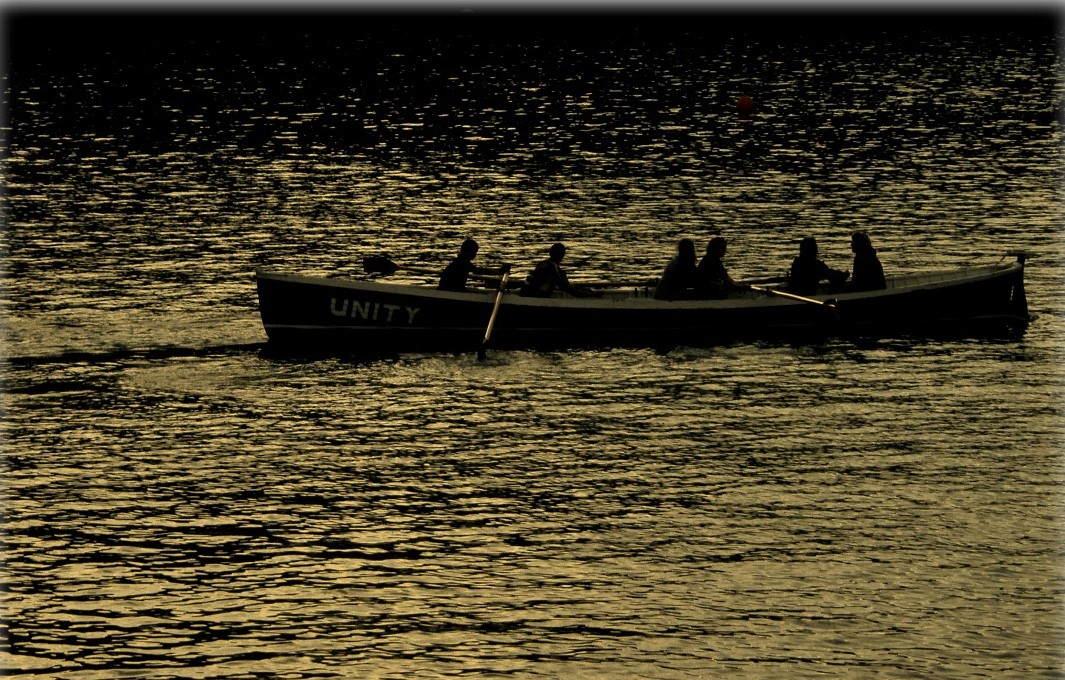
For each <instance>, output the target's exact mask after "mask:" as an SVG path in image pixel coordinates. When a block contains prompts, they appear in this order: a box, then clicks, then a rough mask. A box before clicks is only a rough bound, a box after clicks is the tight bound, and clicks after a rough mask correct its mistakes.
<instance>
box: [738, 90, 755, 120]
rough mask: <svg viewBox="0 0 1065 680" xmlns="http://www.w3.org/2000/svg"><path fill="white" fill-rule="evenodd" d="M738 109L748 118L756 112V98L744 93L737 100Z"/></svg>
mask: <svg viewBox="0 0 1065 680" xmlns="http://www.w3.org/2000/svg"><path fill="white" fill-rule="evenodd" d="M736 109H737V110H738V111H739V112H740V115H741V116H743V117H744V118H746V117H747V116H749V115H751V114H752V113H754V99H753V98H751V97H749V96H747V95H743V96H742V97H740V98H739V99H737V100H736Z"/></svg>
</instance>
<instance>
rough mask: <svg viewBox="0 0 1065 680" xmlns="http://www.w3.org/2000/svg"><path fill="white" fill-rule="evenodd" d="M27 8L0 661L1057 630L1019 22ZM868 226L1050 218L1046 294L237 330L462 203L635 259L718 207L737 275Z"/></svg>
mask: <svg viewBox="0 0 1065 680" xmlns="http://www.w3.org/2000/svg"><path fill="white" fill-rule="evenodd" d="M742 19H743V18H742V17H735V18H734V21H737V22H738V21H741V20H742ZM145 20H146V21H151V17H148V18H147V19H145ZM462 20H463V21H465V19H462ZM23 21H26V20H25V19H23V18H21V17H19V16H16V17H15V18H14V19H13V22H14V26H15V27H16V28H18V30H17V31H15V32H13V34H12V36H11V37H12V40H13V42H12V53H11V69H10V72H9V78H8V80H7V91H8V96H9V100H10V102H11V106H10V109H9V120H8V124H7V130H6V132H5V134H6V135H7V136H8V139H9V140H10V143H9V156H8V158H7V168H8V172H7V179H8V197H7V199H8V202H7V212H8V215H9V220H8V224H9V227H8V229H7V230H6V232H5V245H6V250H7V257H6V276H5V278H4V288H5V300H4V315H5V331H6V339H5V349H4V354H5V356H6V358H7V361H6V369H5V374H6V389H5V394H4V410H5V454H6V455H5V470H4V479H5V484H4V491H3V493H4V502H3V509H4V534H5V536H4V539H5V549H4V551H5V564H4V581H5V587H4V589H3V593H4V594H3V598H4V611H5V615H4V621H5V626H6V644H5V646H4V648H3V650H2V652H3V653H2V655H0V669H2V671H3V672H4V673H5V674H6V675H10V676H12V677H50V678H52V677H54V678H70V679H75V678H77V679H82V678H107V679H110V678H114V677H140V678H251V677H293V678H322V677H367V678H369V677H373V678H411V677H425V678H437V677H445V676H457V675H468V676H475V677H501V676H510V677H595V678H600V677H603V678H605V677H627V678H628V677H631V678H636V677H646V678H711V677H723V676H729V677H750V678H763V677H764V678H775V677H780V676H781V675H782V674H785V673H788V674H792V675H798V676H801V677H816V676H842V677H856V678H857V677H862V678H864V677H870V676H876V677H886V678H891V677H898V678H913V677H936V678H980V677H987V678H992V677H993V678H1005V677H1016V678H1033V677H1060V676H1061V675H1062V671H1063V670H1065V666H1063V663H1062V654H1061V649H1062V642H1063V640H1062V623H1063V618H1062V597H1061V555H1062V545H1063V541H1062V535H1061V510H1062V495H1061V491H1060V490H1061V484H1062V481H1063V470H1062V467H1061V459H1060V453H1061V450H1062V434H1063V429H1065V428H1063V426H1062V420H1061V416H1062V407H1061V404H1062V400H1061V397H1062V372H1061V366H1062V361H1063V359H1065V357H1063V344H1062V335H1061V333H1062V324H1061V318H1062V311H1063V308H1065V300H1063V296H1062V290H1065V288H1063V287H1062V284H1063V277H1062V273H1063V267H1062V263H1063V252H1062V247H1061V244H1060V233H1061V232H1060V229H1061V223H1060V201H1061V190H1060V173H1061V163H1060V147H1061V129H1060V122H1059V121H1058V119H1057V118H1056V111H1057V106H1058V105H1059V103H1060V98H1061V90H1062V88H1061V84H1060V82H1059V79H1058V74H1059V73H1060V67H1061V65H1060V60H1059V56H1058V54H1057V52H1056V45H1057V42H1056V36H1054V35H1053V34H1052V33H1051V32H1049V31H1048V30H1047V27H1046V26H1045V25H1042V24H1038V23H1036V24H1032V23H1031V22H1021V23H1010V22H1002V21H996V22H970V23H966V22H953V23H951V22H948V23H937V22H934V21H931V22H927V21H922V22H918V24H920V25H917V24H914V23H913V22H905V21H901V20H899V21H894V22H887V23H886V24H885V25H884V26H883V29H884V31H885V32H884V33H880V32H878V31H879V27H877V26H869V25H865V26H864V27H859V26H858V25H855V29H854V30H852V31H842V32H840V31H835V32H833V33H832V34H830V35H829V34H819V33H817V32H816V31H813V28H814V26H815V23H816V22H815V23H809V24H803V25H802V26H800V28H801V29H802V30H795V31H787V30H782V29H781V26H777V25H775V24H772V22H768V24H767V22H766V21H765V20H764V19H761V20H758V21H755V22H753V23H739V24H736V23H733V24H728V25H722V23H721V21H722V20H721V19H713V18H712V17H707V16H701V17H696V18H695V19H687V20H684V21H681V22H680V26H679V27H678V26H677V25H673V28H674V29H675V30H673V31H671V32H669V33H665V34H664V33H661V32H657V31H652V30H650V28H656V27H655V26H651V27H648V25H647V20H643V21H641V22H633V23H629V22H622V23H621V24H619V25H618V26H617V27H616V28H614V29H612V31H611V32H610V33H609V34H604V33H602V32H595V31H592V30H591V29H590V27H591V26H594V25H598V24H596V23H595V22H592V23H582V21H581V20H578V19H573V20H572V21H571V22H570V23H571V24H572V25H570V24H567V27H564V28H562V29H560V31H561V32H558V31H556V32H554V33H547V34H544V35H545V37H541V38H538V37H536V33H535V31H534V32H533V33H532V35H531V37H528V38H524V39H521V40H517V39H515V38H514V37H513V36H512V35H510V34H509V33H508V34H507V35H506V38H505V39H504V38H503V37H501V35H500V34H501V31H500V28H499V27H500V26H506V25H507V24H505V23H504V24H492V25H494V26H495V27H496V28H494V29H493V30H492V31H491V33H485V32H484V31H483V29H482V28H479V26H480V25H479V24H478V25H475V26H474V28H472V29H467V28H465V24H463V25H462V26H457V25H456V24H454V23H450V24H448V23H443V24H442V26H445V27H447V28H449V29H451V28H455V29H459V28H461V29H462V30H456V31H455V32H454V33H450V32H448V31H443V30H440V31H434V30H432V29H426V28H407V27H406V22H402V21H401V22H394V21H393V22H391V23H390V20H386V19H380V20H378V23H373V22H370V23H369V24H367V23H366V20H363V23H359V21H358V20H356V19H355V18H353V17H351V16H348V17H341V18H339V19H335V20H327V19H324V18H321V17H319V18H317V19H306V18H304V19H296V18H292V17H290V18H288V19H287V20H286V21H284V22H283V23H281V24H275V23H270V22H268V21H266V20H261V21H260V22H258V23H255V22H253V23H252V24H251V27H252V28H254V29H255V30H251V29H250V28H249V27H248V26H243V24H240V25H241V26H243V27H244V28H245V29H247V30H245V31H244V32H239V31H235V30H234V29H235V26H236V24H235V23H234V22H229V21H227V20H225V18H224V17H221V16H218V17H215V19H214V20H212V21H211V22H207V23H206V24H205V23H204V22H202V21H192V20H189V19H185V20H182V21H184V23H182V22H181V21H179V23H178V28H181V29H186V30H188V31H189V32H188V33H187V34H183V33H182V31H180V30H178V31H175V32H174V33H175V34H174V35H173V36H171V37H169V38H161V37H159V36H158V34H156V33H150V32H149V33H143V34H142V33H137V34H136V35H133V36H129V37H127V39H125V40H119V39H118V37H119V36H121V35H123V34H120V33H118V32H117V31H118V29H111V28H108V27H107V26H105V25H94V26H93V27H92V28H93V30H88V31H86V30H83V29H84V27H85V24H84V21H85V20H81V22H80V23H70V22H64V21H61V20H58V19H57V17H55V16H52V17H50V18H49V21H50V23H49V24H48V25H47V26H46V27H45V26H41V25H34V26H27V25H25V24H20V23H19V22H23ZM440 21H444V20H443V19H440ZM450 21H454V19H452V20H450ZM538 21H541V22H544V21H546V20H545V19H542V18H541V19H538ZM656 21H659V22H665V21H669V20H668V19H658V20H656ZM674 21H676V20H674ZM700 22H702V23H700ZM711 22H713V23H712V26H713V28H712V29H711V28H710V26H711ZM237 23H239V22H237ZM548 23H550V22H548ZM636 24H640V26H637V25H636ZM534 25H539V24H535V22H534ZM551 25H553V26H555V28H558V26H557V25H555V24H551ZM703 26H705V27H706V30H703V28H702V27H703ZM660 27H661V26H657V28H660ZM707 31H709V35H710V36H711V38H713V39H707V38H706V36H707ZM811 31H813V32H811ZM664 35H669V36H670V37H663V36H664ZM49 36H53V39H51V40H49V39H48V37H49ZM56 36H58V37H56ZM138 36H139V37H138ZM236 36H240V37H236ZM72 55H77V58H76V59H74V58H72ZM741 94H750V95H751V96H753V97H754V98H755V100H756V102H758V104H759V111H758V113H757V114H756V115H755V116H754V117H753V118H752V119H751V120H741V119H739V118H738V117H737V115H736V111H735V106H734V102H735V100H736V98H737V97H738V96H740V95H741ZM854 228H863V229H867V230H868V231H869V232H870V233H871V235H872V237H873V241H874V244H875V245H876V246H877V247H878V249H879V250H880V256H881V260H882V261H883V262H884V264H885V268H886V269H888V270H889V271H890V270H897V271H913V270H919V269H934V268H942V267H950V266H955V265H961V264H968V263H975V262H991V261H995V260H997V259H999V258H1000V257H1001V256H1002V255H1003V253H1004V252H1005V251H1006V250H1008V249H1012V248H1025V249H1028V250H1031V251H1034V252H1036V253H1038V254H1039V257H1037V258H1035V259H1033V260H1031V261H1030V266H1029V269H1028V274H1027V281H1028V297H1029V303H1030V306H1031V308H1032V311H1033V312H1034V313H1035V314H1036V318H1035V320H1034V321H1033V323H1032V325H1031V327H1030V328H1029V330H1028V332H1027V334H1026V335H1025V336H1024V337H1023V338H1022V339H1020V340H1011V341H1001V340H996V341H990V340H981V339H972V340H953V341H944V340H936V341H933V340H915V339H907V338H886V339H883V340H881V341H878V342H875V343H866V344H854V343H844V342H828V343H824V344H818V345H798V346H790V345H760V344H738V345H731V346H723V347H709V348H687V347H680V348H675V349H674V350H672V351H669V352H656V351H653V350H640V349H624V350H598V351H590V350H581V351H555V352H524V351H514V352H504V351H493V352H490V353H489V355H488V358H487V360H486V361H485V362H478V361H477V360H476V356H475V353H474V352H473V351H472V348H471V352H470V353H468V354H442V355H436V354H428V353H427V354H406V355H402V356H400V357H398V358H392V359H388V360H383V359H368V360H365V361H361V360H358V359H355V358H342V357H336V358H328V357H326V358H322V357H318V358H313V359H306V360H303V359H300V358H298V357H297V358H292V357H277V356H274V355H272V354H271V352H269V351H268V349H267V348H266V347H265V340H266V338H265V334H264V333H263V330H262V327H261V324H260V322H259V319H258V316H257V306H256V299H255V293H254V282H253V277H252V272H253V270H254V268H255V267H256V266H270V267H273V268H278V269H283V270H288V271H294V272H303V273H317V274H333V273H348V274H352V275H361V271H360V266H359V263H360V262H361V259H362V257H363V256H364V255H370V254H378V253H381V252H386V253H388V254H390V255H391V256H392V257H393V259H396V260H397V261H399V262H401V263H404V264H417V265H422V266H438V265H442V264H443V263H444V262H445V261H446V260H447V258H449V257H450V256H451V255H452V253H453V252H454V251H456V250H457V247H458V244H459V242H460V241H461V239H462V238H464V237H466V236H472V237H474V238H477V239H478V240H479V241H480V242H481V255H480V256H479V260H480V261H482V262H483V263H485V264H491V263H496V262H502V261H507V262H513V263H516V271H518V272H521V271H524V269H523V268H524V267H526V266H528V265H531V264H532V263H533V262H535V261H536V260H538V259H540V258H541V257H542V256H543V253H544V252H545V251H546V248H547V246H548V245H550V243H551V242H553V241H554V240H564V241H565V242H566V243H567V244H568V245H569V247H570V254H569V256H568V260H567V262H568V263H570V266H571V274H572V275H573V277H574V278H585V277H586V278H590V279H601V278H619V279H620V278H626V279H627V278H643V277H647V276H655V275H657V273H658V272H659V271H660V270H661V267H662V266H663V265H664V264H665V262H666V261H667V260H668V258H669V256H670V255H671V253H672V250H673V247H674V243H675V241H676V239H677V238H680V237H682V236H690V237H693V238H695V239H696V240H697V242H699V243H705V242H706V240H708V238H709V236H711V235H713V234H716V233H721V234H723V235H725V236H726V237H727V238H728V239H729V254H728V258H727V260H726V263H727V264H728V265H729V267H730V271H731V273H732V274H733V275H734V276H737V277H739V276H745V275H751V276H754V275H766V274H779V273H781V272H782V271H783V269H784V268H785V267H786V265H787V263H788V262H789V261H790V258H791V257H792V256H793V255H794V253H795V252H796V250H797V242H798V240H799V239H800V238H801V237H802V236H805V235H814V236H817V237H818V240H819V242H820V244H821V249H822V253H823V255H824V257H825V258H826V259H827V260H828V261H829V263H830V264H833V265H834V266H839V267H841V268H847V264H848V257H849V252H848V249H847V245H848V243H849V239H848V236H849V231H850V230H852V229H854ZM522 263H524V264H522ZM392 278H393V279H394V280H397V281H421V280H424V279H422V278H420V277H419V276H417V275H406V276H405V275H402V274H397V275H396V276H394V277H392Z"/></svg>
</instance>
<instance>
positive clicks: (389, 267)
mask: <svg viewBox="0 0 1065 680" xmlns="http://www.w3.org/2000/svg"><path fill="white" fill-rule="evenodd" d="M362 269H363V271H365V272H366V273H367V274H384V275H385V276H388V275H391V274H395V273H396V272H397V271H399V270H400V269H402V270H403V271H408V272H416V273H418V274H439V273H440V270H437V269H431V268H429V267H407V266H403V267H401V266H399V265H398V264H396V263H395V262H393V261H392V260H390V259H389V258H388V256H387V255H370V256H367V257H364V258H362Z"/></svg>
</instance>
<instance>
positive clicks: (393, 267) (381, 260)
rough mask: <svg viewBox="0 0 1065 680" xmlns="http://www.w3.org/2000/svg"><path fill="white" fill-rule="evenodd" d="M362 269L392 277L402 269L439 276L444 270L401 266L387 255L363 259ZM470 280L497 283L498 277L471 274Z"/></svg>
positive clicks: (369, 272) (368, 272)
mask: <svg viewBox="0 0 1065 680" xmlns="http://www.w3.org/2000/svg"><path fill="white" fill-rule="evenodd" d="M362 269H363V271H365V272H366V273H367V274H384V275H385V276H390V275H392V274H395V273H396V272H397V271H399V270H400V269H402V270H403V271H405V272H414V273H415V274H430V275H433V276H438V275H439V274H440V273H441V272H442V271H443V269H433V268H432V267H411V266H407V265H403V266H400V265H398V264H396V263H395V262H393V261H392V260H390V259H389V258H388V256H387V255H370V256H367V257H364V258H362ZM470 278H472V279H477V280H479V281H492V282H493V283H494V282H495V281H496V277H494V276H489V275H487V274H474V273H472V272H471V273H470Z"/></svg>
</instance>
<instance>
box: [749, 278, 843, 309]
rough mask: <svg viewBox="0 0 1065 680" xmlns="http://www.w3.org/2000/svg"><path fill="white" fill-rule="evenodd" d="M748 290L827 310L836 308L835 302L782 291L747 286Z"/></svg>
mask: <svg viewBox="0 0 1065 680" xmlns="http://www.w3.org/2000/svg"><path fill="white" fill-rule="evenodd" d="M748 288H750V289H751V290H756V291H758V292H759V293H765V294H766V295H775V296H777V297H782V298H787V299H789V300H798V301H799V302H806V303H808V304H811V305H819V306H821V307H828V308H829V309H835V308H836V301H835V300H824V301H822V300H815V299H813V298H808V297H803V296H801V295H795V294H794V293H785V292H784V291H782V290H776V289H775V288H764V287H762V286H754V285H751V284H748Z"/></svg>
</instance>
